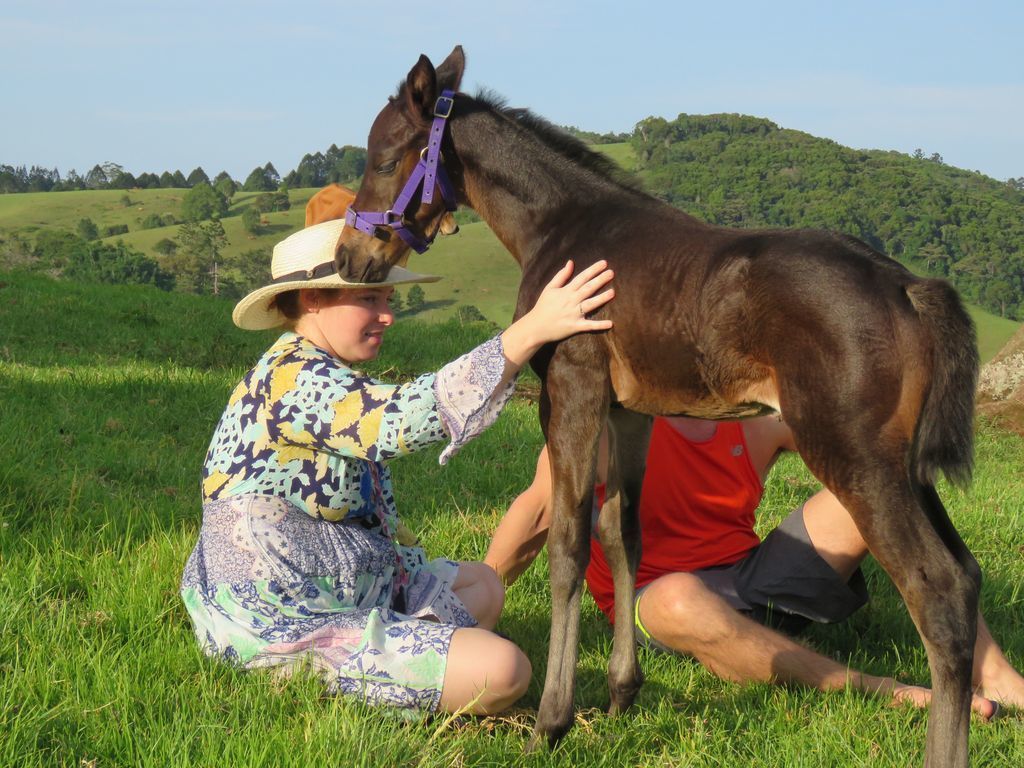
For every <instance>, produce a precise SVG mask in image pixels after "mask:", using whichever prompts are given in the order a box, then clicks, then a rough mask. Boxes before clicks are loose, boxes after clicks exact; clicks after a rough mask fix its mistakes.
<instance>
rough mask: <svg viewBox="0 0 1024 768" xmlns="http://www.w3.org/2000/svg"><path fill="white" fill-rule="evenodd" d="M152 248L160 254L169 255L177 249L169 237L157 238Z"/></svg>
mask: <svg viewBox="0 0 1024 768" xmlns="http://www.w3.org/2000/svg"><path fill="white" fill-rule="evenodd" d="M153 250H154V251H156V252H157V253H159V254H160V255H161V256H171V255H173V254H174V253H176V252H177V250H178V244H177V243H176V242H174V241H173V240H171V238H169V237H165V238H163V239H162V240H157V242H156V244H155V245H154V246H153Z"/></svg>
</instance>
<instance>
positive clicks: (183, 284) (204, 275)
mask: <svg viewBox="0 0 1024 768" xmlns="http://www.w3.org/2000/svg"><path fill="white" fill-rule="evenodd" d="M178 243H179V247H178V250H177V251H176V252H175V253H174V254H171V255H169V256H167V257H166V258H165V259H164V264H165V266H167V268H168V269H170V270H171V271H173V272H174V275H175V278H176V281H177V286H176V287H177V288H178V290H182V291H188V292H190V293H213V294H215V295H216V294H218V293H220V266H221V265H220V263H219V262H220V252H221V251H222V250H223V249H224V247H225V246H227V243H228V240H227V236H226V235H225V234H224V226H223V225H222V224H221V223H220V220H219V219H213V220H212V221H203V222H188V223H185V224H182V225H181V228H180V229H179V230H178Z"/></svg>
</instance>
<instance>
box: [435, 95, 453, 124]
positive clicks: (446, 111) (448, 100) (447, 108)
mask: <svg viewBox="0 0 1024 768" xmlns="http://www.w3.org/2000/svg"><path fill="white" fill-rule="evenodd" d="M454 106H455V97H454V96H438V97H437V101H435V102H434V117H440V118H441V119H442V120H447V119H448V118H449V117H451V114H452V107H454Z"/></svg>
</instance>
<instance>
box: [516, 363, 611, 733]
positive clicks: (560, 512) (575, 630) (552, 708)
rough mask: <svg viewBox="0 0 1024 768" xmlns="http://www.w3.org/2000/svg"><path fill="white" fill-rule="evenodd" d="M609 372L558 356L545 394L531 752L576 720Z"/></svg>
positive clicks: (542, 407)
mask: <svg viewBox="0 0 1024 768" xmlns="http://www.w3.org/2000/svg"><path fill="white" fill-rule="evenodd" d="M561 351H562V350H561V349H559V352H561ZM588 362H589V361H588ZM605 371H607V369H606V368H601V367H600V366H594V365H593V364H592V363H589V364H577V365H573V364H568V363H565V362H564V361H561V362H560V361H558V355H557V354H556V358H555V360H554V361H553V362H552V364H551V367H550V368H549V370H548V375H547V379H546V381H545V386H544V392H543V393H542V395H541V418H542V420H543V419H544V418H545V415H547V428H546V430H545V433H546V436H547V444H548V455H549V456H550V459H551V477H552V513H551V528H550V530H549V532H548V560H549V563H550V571H551V638H550V644H549V647H548V669H547V676H546V678H545V680H544V694H543V696H542V697H541V702H540V709H539V710H538V712H537V724H536V727H535V730H534V734H533V738H532V739H531V740H530V744H529V746H528V749H533V748H535V747H536V746H537V743H538V740H539V739H540V738H542V737H546V738H547V740H548V744H549V745H550V746H554V745H555V743H557V741H558V740H559V739H560V738H562V736H564V735H565V733H566V732H567V731H568V730H569V728H570V727H571V726H572V723H573V694H574V693H575V689H576V662H577V659H578V656H579V626H580V597H581V595H582V591H583V574H584V571H585V570H586V567H587V563H588V561H589V559H590V516H591V509H592V506H593V495H594V469H595V465H596V458H597V446H598V440H599V438H600V435H601V429H602V427H603V425H604V421H605V414H606V413H607V411H608V384H607V374H606V373H605Z"/></svg>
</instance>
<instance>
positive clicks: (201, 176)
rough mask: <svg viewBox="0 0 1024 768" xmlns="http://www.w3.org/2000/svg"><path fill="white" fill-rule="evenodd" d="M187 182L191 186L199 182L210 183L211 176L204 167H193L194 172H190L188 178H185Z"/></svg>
mask: <svg viewBox="0 0 1024 768" xmlns="http://www.w3.org/2000/svg"><path fill="white" fill-rule="evenodd" d="M185 183H186V184H187V185H188V186H190V187H194V186H195V185H196V184H199V183H203V184H210V177H209V176H207V175H206V171H204V170H203V169H202V167H199V168H193V169H192V173H190V174H189V175H188V178H187V179H185ZM211 186H212V184H211Z"/></svg>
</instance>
